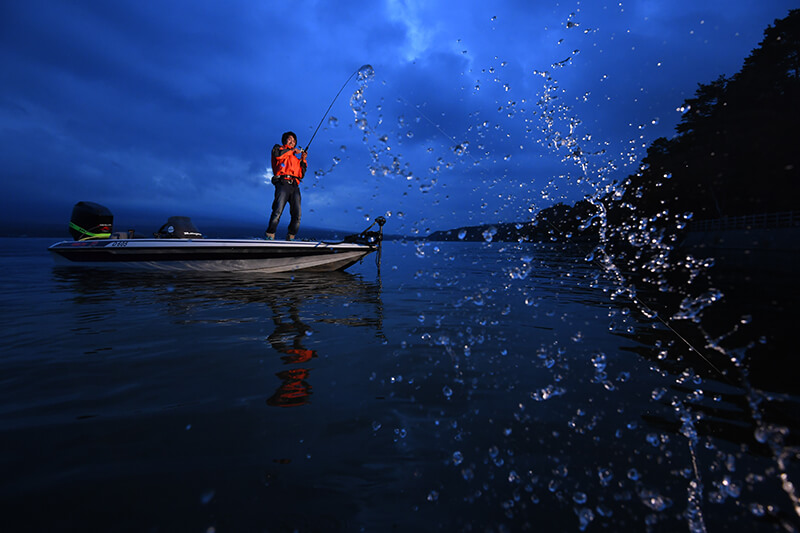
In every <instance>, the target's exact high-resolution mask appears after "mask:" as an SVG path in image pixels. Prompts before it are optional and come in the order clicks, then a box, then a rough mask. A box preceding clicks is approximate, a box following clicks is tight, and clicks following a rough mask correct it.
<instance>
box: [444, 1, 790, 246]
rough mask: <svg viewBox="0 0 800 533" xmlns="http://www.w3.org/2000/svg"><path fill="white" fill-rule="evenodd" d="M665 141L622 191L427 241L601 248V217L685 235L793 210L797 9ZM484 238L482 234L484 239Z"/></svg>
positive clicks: (707, 87)
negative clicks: (686, 229)
mask: <svg viewBox="0 0 800 533" xmlns="http://www.w3.org/2000/svg"><path fill="white" fill-rule="evenodd" d="M684 109H685V111H684V113H683V116H682V118H681V121H680V123H679V124H678V125H677V127H676V134H675V135H674V136H673V137H672V138H671V139H666V138H664V137H662V138H659V139H656V140H655V141H654V142H653V143H652V144H651V145H650V146H649V147H648V149H647V155H646V156H645V157H644V159H643V160H642V165H641V167H640V169H639V172H637V173H636V174H633V175H631V176H628V177H627V178H626V180H625V182H624V183H623V185H624V187H622V188H617V191H620V190H623V191H624V192H623V193H622V194H619V192H616V193H613V192H612V193H609V194H607V195H605V196H602V197H599V198H595V199H592V200H591V201H587V200H583V201H580V202H577V203H576V204H575V205H572V206H568V205H564V204H557V205H554V206H552V207H549V208H546V209H543V210H541V211H539V212H538V213H537V215H536V217H535V219H534V220H533V221H532V222H522V223H503V224H494V225H484V226H472V227H467V228H460V229H455V230H449V231H437V232H434V233H433V234H431V235H430V236H429V239H431V240H459V239H461V240H471V241H476V240H486V238H487V236H489V235H491V237H492V240H496V241H520V240H523V241H531V242H543V241H560V240H565V239H572V240H574V239H579V240H584V241H596V240H598V237H599V233H598V228H599V226H600V224H598V223H596V222H599V221H600V220H601V218H602V217H598V215H603V216H605V217H606V220H607V222H608V224H607V225H606V227H609V228H615V230H614V231H612V232H611V233H610V234H605V235H604V236H605V238H607V239H610V240H612V241H613V240H614V239H615V237H623V238H625V230H626V229H629V228H631V227H633V226H637V227H641V225H642V224H641V222H642V221H643V220H645V221H647V224H649V225H650V226H651V227H653V228H656V227H658V226H661V227H663V228H667V227H668V226H669V227H676V226H677V227H679V228H680V227H681V226H682V225H683V222H682V219H683V218H685V215H686V214H687V213H691V214H692V217H693V219H694V220H703V219H713V218H720V217H726V216H738V215H747V214H756V213H769V212H777V211H791V210H795V209H796V205H797V191H798V188H797V183H798V178H799V177H800V164H799V163H798V159H800V143H798V139H800V136H799V135H798V128H800V9H795V10H792V11H790V12H789V14H788V15H787V16H786V17H785V18H783V19H780V20H776V21H775V22H774V26H769V27H768V28H767V29H766V30H765V32H764V40H763V41H762V42H761V43H759V46H758V47H757V48H756V49H754V50H753V51H752V52H751V54H750V56H749V57H747V58H746V59H745V61H744V65H743V66H742V69H741V70H740V72H738V73H737V74H735V75H734V76H732V77H725V76H720V77H719V78H718V79H716V80H715V81H713V82H711V83H708V84H699V87H698V89H697V92H696V93H695V96H694V97H693V98H689V99H688V100H686V101H685V102H684ZM487 232H488V233H487Z"/></svg>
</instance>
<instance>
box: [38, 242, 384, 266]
mask: <svg viewBox="0 0 800 533" xmlns="http://www.w3.org/2000/svg"><path fill="white" fill-rule="evenodd" d="M48 250H49V251H50V252H51V254H52V256H53V259H54V260H55V262H56V264H57V265H60V266H71V267H92V268H114V269H122V270H149V271H202V272H242V271H253V272H293V271H300V270H302V271H316V272H320V271H334V270H344V269H346V268H348V267H349V266H351V265H353V264H355V263H357V262H358V261H360V260H361V259H363V258H364V257H365V256H367V255H368V254H370V253H371V252H374V251H375V250H377V247H375V246H368V245H362V244H352V243H323V242H306V241H265V240H256V239H252V240H245V239H97V240H89V241H62V242H59V243H56V244H54V245H52V246H50V248H48Z"/></svg>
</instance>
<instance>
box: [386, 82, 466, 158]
mask: <svg viewBox="0 0 800 533" xmlns="http://www.w3.org/2000/svg"><path fill="white" fill-rule="evenodd" d="M397 99H398V100H400V101H401V102H403V104H404V105H407V106H409V107H413V108H414V110H415V111H416V112H417V113H419V116H421V117H422V118H424V119H425V120H427V121H428V122H430V124H431V126H433V127H434V128H436V130H437V131H438V132H439V133H441V134H442V135H444V136H445V137H447V138H448V139H449V140H450V141H451V142H452V143H453V144H454V145H455V147H456V148H458V147H460V146H462V143H460V142H458V141H457V140H455V139H454V138H452V137H450V136H449V135H448V134H447V133H446V132H445V131H444V130H443V129H442V128H441V127H440V126H439V125H438V124H437V123H435V122H434V121H433V120H431V119H430V118H428V115H426V114H425V113H423V112H422V110H421V109H420V108H419V106H418V105H414V106H412V105H411V104H410V103H408V102H407V101H406V100H405V99H404V98H403V97H402V96H398V97H397ZM464 153H466V154H468V155H469V156H470V157H471V158H472V160H473V161H475V163H476V164H478V163H480V161H479V160H478V159H477V158H476V157H475V156H474V155H472V153H471V152H470V151H469V150H468V149H467V148H466V147H464Z"/></svg>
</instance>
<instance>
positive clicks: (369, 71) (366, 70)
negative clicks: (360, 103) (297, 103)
mask: <svg viewBox="0 0 800 533" xmlns="http://www.w3.org/2000/svg"><path fill="white" fill-rule="evenodd" d="M374 72H375V71H374V69H373V68H372V65H369V64H366V65H361V66H360V67H359V68H357V69H356V70H355V71H354V72H353V73H352V74H350V77H349V78H347V81H345V82H344V84H342V88H341V89H339V92H338V93H336V96H334V97H333V100H331V105H329V106H328V109H326V110H325V114H324V115H322V118H321V119H320V120H319V124H317V129H315V130H314V133H313V134H312V135H311V139H309V141H308V144H306V147H305V148H304V149H303V151H304V152H308V147H309V146H311V141H313V140H314V137H316V135H317V132H318V131H319V128H320V126H322V122H323V121H324V120H325V117H327V116H328V113H329V112H330V110H331V108H332V107H333V104H334V102H336V99H337V98H339V95H340V94H342V91H343V90H344V88H345V87H346V86H347V84H348V83H350V80H352V79H353V77H354V76H355V75H356V74H358V78H359V79H365V78H371V77H372V76H373V75H374Z"/></svg>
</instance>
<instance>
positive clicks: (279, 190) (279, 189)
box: [267, 179, 300, 235]
mask: <svg viewBox="0 0 800 533" xmlns="http://www.w3.org/2000/svg"><path fill="white" fill-rule="evenodd" d="M274 183H275V200H274V201H273V202H272V216H270V217H269V227H268V228H267V233H273V234H274V233H275V230H277V229H278V222H280V220H281V214H282V213H283V208H284V207H286V202H289V214H291V216H292V220H291V221H289V235H297V230H299V229H300V186H299V185H297V184H295V183H294V182H292V181H287V180H284V179H276V180H275V181H274Z"/></svg>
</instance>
